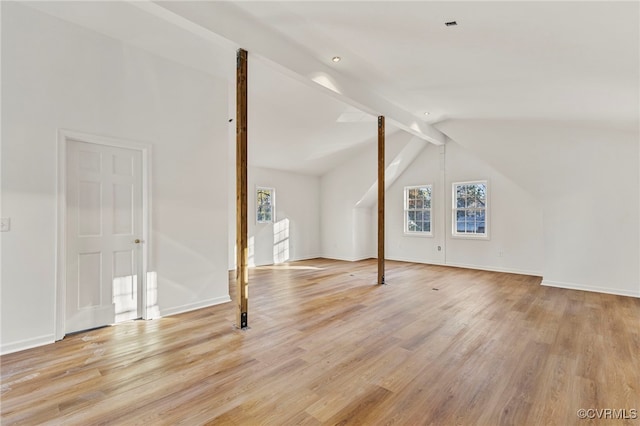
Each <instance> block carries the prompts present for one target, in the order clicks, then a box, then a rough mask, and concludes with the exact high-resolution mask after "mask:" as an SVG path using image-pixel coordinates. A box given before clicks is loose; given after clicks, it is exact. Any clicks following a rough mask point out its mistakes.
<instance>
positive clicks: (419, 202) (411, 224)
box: [404, 185, 431, 235]
mask: <svg viewBox="0 0 640 426" xmlns="http://www.w3.org/2000/svg"><path fill="white" fill-rule="evenodd" d="M404 232H405V233H406V234H416V235H431V185H420V186H407V187H405V188H404Z"/></svg>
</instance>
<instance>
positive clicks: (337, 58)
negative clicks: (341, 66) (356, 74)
mask: <svg viewBox="0 0 640 426" xmlns="http://www.w3.org/2000/svg"><path fill="white" fill-rule="evenodd" d="M331 60H332V61H333V62H340V61H341V60H342V58H341V57H340V56H334V57H333V58H331Z"/></svg>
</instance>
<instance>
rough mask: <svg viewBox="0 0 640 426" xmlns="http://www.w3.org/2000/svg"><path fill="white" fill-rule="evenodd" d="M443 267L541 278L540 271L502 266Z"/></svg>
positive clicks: (450, 264) (465, 265)
mask: <svg viewBox="0 0 640 426" xmlns="http://www.w3.org/2000/svg"><path fill="white" fill-rule="evenodd" d="M443 266H451V267H453V268H464V269H477V270H479V271H489V272H504V273H506V274H517V275H530V276H533V277H540V278H542V271H530V270H526V269H517V268H504V267H502V266H481V265H469V264H465V263H447V264H446V265H443Z"/></svg>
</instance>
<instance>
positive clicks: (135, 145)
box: [53, 129, 152, 340]
mask: <svg viewBox="0 0 640 426" xmlns="http://www.w3.org/2000/svg"><path fill="white" fill-rule="evenodd" d="M69 140H77V141H80V142H86V143H91V144H96V145H105V146H111V147H117V148H125V149H130V150H134V151H140V152H141V154H142V241H143V244H142V253H141V256H142V259H141V261H142V268H141V270H142V276H141V277H140V279H141V281H142V285H141V288H142V291H141V293H142V294H140V295H139V296H140V297H141V298H142V312H141V314H142V319H148V318H149V317H148V312H147V301H148V297H147V292H148V290H149V289H148V288H147V272H148V265H149V263H148V260H149V251H150V249H149V247H150V245H151V232H150V230H151V214H150V212H151V161H150V160H151V153H152V145H151V144H149V143H143V142H134V141H130V140H125V139H117V138H111V137H105V136H98V135H92V134H89V133H82V132H77V131H74V130H67V129H58V142H57V144H58V158H57V160H58V161H57V170H56V187H57V188H56V203H57V212H56V213H57V217H56V222H57V232H56V285H55V301H56V302H55V303H56V306H55V316H54V322H53V323H54V334H55V340H62V339H63V338H64V336H65V331H64V330H65V321H66V309H65V308H66V291H67V279H66V276H67V251H66V250H67V242H66V235H67V234H66V223H67V153H68V152H67V143H68V141H69Z"/></svg>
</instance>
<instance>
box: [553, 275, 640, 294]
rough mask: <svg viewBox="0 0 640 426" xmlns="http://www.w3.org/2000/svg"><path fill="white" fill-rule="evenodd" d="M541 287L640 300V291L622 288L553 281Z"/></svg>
mask: <svg viewBox="0 0 640 426" xmlns="http://www.w3.org/2000/svg"><path fill="white" fill-rule="evenodd" d="M541 285H543V286H546V287H556V288H564V289H567V290H581V291H591V292H594V293H605V294H614V295H616V296H628V297H639V298H640V290H638V291H637V292H633V291H629V290H625V289H620V288H611V287H599V286H591V285H584V284H574V283H564V282H560V281H551V280H545V279H543V280H542V283H541Z"/></svg>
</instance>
